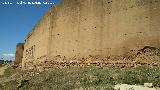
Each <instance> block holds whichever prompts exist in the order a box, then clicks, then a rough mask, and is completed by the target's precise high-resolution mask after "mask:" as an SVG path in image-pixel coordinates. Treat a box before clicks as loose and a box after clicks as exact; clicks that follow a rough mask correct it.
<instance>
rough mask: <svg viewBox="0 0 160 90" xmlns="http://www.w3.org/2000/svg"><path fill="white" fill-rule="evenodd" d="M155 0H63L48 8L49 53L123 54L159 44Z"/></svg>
mask: <svg viewBox="0 0 160 90" xmlns="http://www.w3.org/2000/svg"><path fill="white" fill-rule="evenodd" d="M159 5H160V1H159V0H64V2H63V3H62V4H60V5H59V6H57V7H56V8H54V9H52V12H53V14H52V21H51V25H52V28H51V32H52V33H51V35H50V36H51V40H50V41H51V42H50V48H52V49H49V54H50V56H56V55H62V56H66V57H74V56H78V57H84V56H88V55H102V56H106V55H111V54H123V53H125V52H126V51H128V50H137V49H140V48H143V47H144V46H155V47H159V46H160V41H159V36H160V29H159V26H160V23H158V22H159V21H160V19H159V18H160V15H158V14H160V12H159V10H160V7H159Z"/></svg>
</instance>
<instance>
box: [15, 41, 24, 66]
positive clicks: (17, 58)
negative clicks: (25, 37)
mask: <svg viewBox="0 0 160 90" xmlns="http://www.w3.org/2000/svg"><path fill="white" fill-rule="evenodd" d="M23 51H24V43H18V44H17V46H16V54H15V61H14V66H15V67H18V66H19V64H21V63H22V59H23Z"/></svg>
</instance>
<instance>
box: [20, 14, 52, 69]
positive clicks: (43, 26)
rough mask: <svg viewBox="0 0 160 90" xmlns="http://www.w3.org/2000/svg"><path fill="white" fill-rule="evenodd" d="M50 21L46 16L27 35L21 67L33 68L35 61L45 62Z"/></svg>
mask: <svg viewBox="0 0 160 90" xmlns="http://www.w3.org/2000/svg"><path fill="white" fill-rule="evenodd" d="M49 28H50V19H49V17H48V14H45V16H44V17H43V18H42V19H41V20H40V22H39V23H38V24H37V25H36V26H35V27H34V28H33V30H32V31H31V32H30V33H29V34H28V36H27V39H26V40H25V45H24V51H23V62H22V67H30V68H34V67H35V66H34V65H35V64H36V61H39V60H46V55H47V50H48V40H49V39H48V38H49Z"/></svg>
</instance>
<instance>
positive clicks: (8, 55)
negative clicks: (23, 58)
mask: <svg viewBox="0 0 160 90" xmlns="http://www.w3.org/2000/svg"><path fill="white" fill-rule="evenodd" d="M2 55H3V56H5V57H14V56H15V54H12V53H4V54H2Z"/></svg>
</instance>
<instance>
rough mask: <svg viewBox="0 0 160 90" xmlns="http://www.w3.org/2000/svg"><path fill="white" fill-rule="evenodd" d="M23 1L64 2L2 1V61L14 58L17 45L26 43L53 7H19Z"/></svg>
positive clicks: (0, 11)
mask: <svg viewBox="0 0 160 90" xmlns="http://www.w3.org/2000/svg"><path fill="white" fill-rule="evenodd" d="M21 1H23V2H26V3H28V2H49V3H55V4H57V3H59V2H60V1H62V0H0V59H1V58H4V59H10V58H13V57H14V53H15V49H16V44H17V43H19V42H23V41H24V39H25V37H26V36H27V34H28V33H29V32H30V31H31V30H32V28H33V27H34V25H35V24H36V23H38V21H39V20H40V18H41V17H42V16H43V15H44V13H45V12H46V11H47V10H48V8H49V7H50V6H51V5H52V4H48V5H45V4H40V5H33V4H32V5H28V4H20V5H18V4H17V2H21ZM5 2H6V3H7V4H5ZM9 3H12V4H9Z"/></svg>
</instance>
